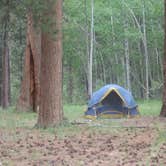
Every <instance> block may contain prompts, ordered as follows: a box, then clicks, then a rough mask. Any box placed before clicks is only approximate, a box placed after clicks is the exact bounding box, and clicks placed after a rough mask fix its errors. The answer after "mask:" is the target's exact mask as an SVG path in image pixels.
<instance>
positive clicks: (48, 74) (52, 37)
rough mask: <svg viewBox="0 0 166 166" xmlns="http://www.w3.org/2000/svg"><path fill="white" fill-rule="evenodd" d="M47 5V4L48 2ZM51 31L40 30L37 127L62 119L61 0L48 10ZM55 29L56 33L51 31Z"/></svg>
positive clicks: (49, 124)
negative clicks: (39, 96)
mask: <svg viewBox="0 0 166 166" xmlns="http://www.w3.org/2000/svg"><path fill="white" fill-rule="evenodd" d="M48 5H49V4H48ZM45 17H48V18H49V19H51V22H52V25H51V27H50V28H49V29H50V30H51V31H50V32H51V33H48V32H42V56H41V77H40V85H41V91H40V92H41V93H40V95H41V98H40V106H39V115H38V122H37V126H38V127H43V128H46V127H50V126H55V125H57V124H59V123H60V122H61V121H62V119H63V111H62V31H61V29H62V26H61V24H62V0H56V3H55V4H53V5H52V9H50V10H49V11H48V15H46V16H45ZM55 30H56V34H55V33H53V32H54V31H55Z"/></svg>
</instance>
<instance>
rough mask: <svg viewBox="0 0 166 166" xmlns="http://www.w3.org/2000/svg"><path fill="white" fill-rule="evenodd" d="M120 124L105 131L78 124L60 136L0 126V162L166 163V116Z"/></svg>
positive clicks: (53, 165)
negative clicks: (76, 132)
mask: <svg viewBox="0 0 166 166" xmlns="http://www.w3.org/2000/svg"><path fill="white" fill-rule="evenodd" d="M121 125H122V126H121V127H120V128H116V129H115V128H113V127H108V129H107V131H108V132H106V131H102V128H100V129H99V130H98V129H97V130H96V129H95V130H94V129H91V127H87V126H86V125H79V128H80V132H78V134H74V135H70V136H69V135H68V136H65V137H63V138H60V137H58V136H57V134H51V133H49V132H43V131H40V130H36V129H29V128H16V129H13V130H11V129H5V128H3V129H0V166H5V165H7V166H8V165H9V166H10V165H11V166H27V165H29V166H140V165H141V166H147V165H150V166H160V165H161V166H162V165H163V166H165V165H166V137H165V136H166V134H165V133H166V119H161V118H140V119H137V120H133V119H129V120H125V121H123V122H122V123H121ZM163 131H165V133H164V132H163ZM163 134H165V135H163Z"/></svg>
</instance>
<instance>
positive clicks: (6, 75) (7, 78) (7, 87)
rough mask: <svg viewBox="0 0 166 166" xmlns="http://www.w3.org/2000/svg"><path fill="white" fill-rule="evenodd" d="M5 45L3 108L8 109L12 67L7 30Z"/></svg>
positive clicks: (3, 58)
mask: <svg viewBox="0 0 166 166" xmlns="http://www.w3.org/2000/svg"><path fill="white" fill-rule="evenodd" d="M3 40H4V45H3V55H2V107H3V108H4V109H6V108H7V107H8V106H9V99H10V97H9V95H10V71H9V70H10V67H9V46H8V32H7V31H6V28H5V34H4V39H3Z"/></svg>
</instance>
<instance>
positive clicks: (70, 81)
mask: <svg viewBox="0 0 166 166" xmlns="http://www.w3.org/2000/svg"><path fill="white" fill-rule="evenodd" d="M68 76H69V77H68V85H67V86H68V88H67V89H68V102H69V103H72V102H73V69H72V63H71V61H70V62H69V65H68Z"/></svg>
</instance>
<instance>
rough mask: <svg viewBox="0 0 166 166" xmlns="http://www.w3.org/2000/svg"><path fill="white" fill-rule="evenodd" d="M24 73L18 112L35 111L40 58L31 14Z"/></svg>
mask: <svg viewBox="0 0 166 166" xmlns="http://www.w3.org/2000/svg"><path fill="white" fill-rule="evenodd" d="M26 38H27V39H26V40H27V41H26V49H25V59H24V73H23V80H22V83H21V91H20V96H19V99H18V102H17V110H18V111H29V110H33V111H35V112H36V111H37V110H38V106H39V97H40V82H39V75H40V56H41V34H40V30H39V29H35V28H34V25H33V18H32V13H31V12H29V14H28V24H27V37H26Z"/></svg>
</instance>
